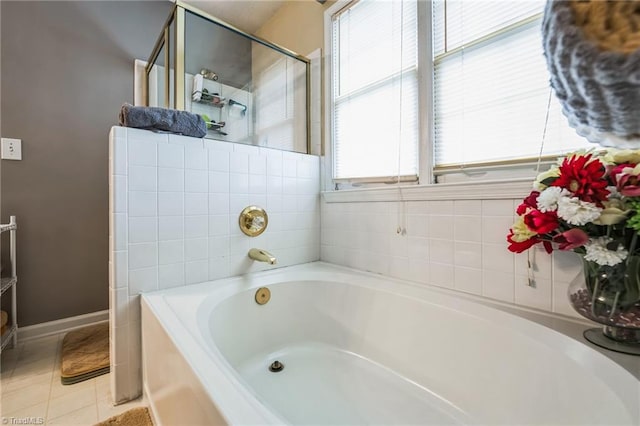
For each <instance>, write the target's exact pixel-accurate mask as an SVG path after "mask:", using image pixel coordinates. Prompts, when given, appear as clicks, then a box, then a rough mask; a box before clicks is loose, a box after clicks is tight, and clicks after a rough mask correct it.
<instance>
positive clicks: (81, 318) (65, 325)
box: [18, 310, 109, 343]
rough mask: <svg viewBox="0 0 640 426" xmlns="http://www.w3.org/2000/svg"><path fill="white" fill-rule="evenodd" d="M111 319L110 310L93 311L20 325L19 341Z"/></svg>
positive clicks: (64, 331)
mask: <svg viewBox="0 0 640 426" xmlns="http://www.w3.org/2000/svg"><path fill="white" fill-rule="evenodd" d="M108 320H109V310H104V311H98V312H92V313H90V314H84V315H78V316H75V317H69V318H63V319H59V320H55V321H49V322H43V323H40V324H35V325H28V326H26V327H18V342H19V343H20V342H24V341H29V340H33V339H38V338H40V337H46V336H51V335H53V334H58V333H66V332H67V331H71V330H75V329H76V328H80V327H84V326H87V325H91V324H96V323H99V322H103V321H108Z"/></svg>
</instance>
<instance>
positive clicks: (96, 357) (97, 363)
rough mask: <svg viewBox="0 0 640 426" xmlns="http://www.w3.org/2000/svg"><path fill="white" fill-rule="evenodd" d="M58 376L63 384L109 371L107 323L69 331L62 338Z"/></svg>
mask: <svg viewBox="0 0 640 426" xmlns="http://www.w3.org/2000/svg"><path fill="white" fill-rule="evenodd" d="M61 358H62V365H61V367H60V376H61V381H62V384H63V385H71V384H74V383H78V382H82V381H83V380H87V379H90V378H92V377H96V376H100V375H101V374H106V373H108V372H109V323H107V322H105V323H101V324H97V325H90V326H88V327H83V328H80V329H78V330H74V331H70V332H69V333H67V334H66V335H65V336H64V339H63V340H62V357H61Z"/></svg>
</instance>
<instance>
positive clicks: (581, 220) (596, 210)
mask: <svg viewBox="0 0 640 426" xmlns="http://www.w3.org/2000/svg"><path fill="white" fill-rule="evenodd" d="M601 212H602V209H601V208H600V207H598V206H596V205H595V204H594V203H589V202H587V201H582V200H580V199H579V198H578V197H561V198H560V199H559V200H558V216H560V218H561V219H564V220H566V221H567V222H568V223H570V224H571V225H578V226H580V225H586V224H587V223H589V222H593V221H594V220H596V219H597V218H599V217H600V213H601Z"/></svg>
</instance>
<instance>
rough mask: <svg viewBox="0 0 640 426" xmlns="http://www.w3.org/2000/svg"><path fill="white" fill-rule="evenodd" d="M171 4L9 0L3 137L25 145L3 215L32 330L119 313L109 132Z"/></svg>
mask: <svg viewBox="0 0 640 426" xmlns="http://www.w3.org/2000/svg"><path fill="white" fill-rule="evenodd" d="M171 6H172V4H171V3H170V2H166V1H153V2H149V1H122V2H120V1H98V2H49V1H39V2H23V1H20V2H11V1H1V2H0V17H1V20H2V21H1V26H0V29H1V34H0V39H1V49H2V50H1V52H0V53H1V55H2V57H1V69H0V76H1V85H2V87H1V92H0V93H1V94H2V99H1V106H0V108H1V110H0V111H1V121H0V122H1V123H2V129H0V130H1V132H2V136H3V137H12V138H20V139H22V144H23V146H22V150H23V160H22V161H6V160H3V161H2V168H1V190H2V194H1V196H2V206H1V208H2V211H1V218H0V219H1V221H2V222H3V223H6V222H7V221H8V219H9V215H10V214H15V215H16V216H17V217H18V226H19V231H18V241H17V245H18V276H19V284H18V324H19V325H20V326H27V325H32V324H38V323H41V322H46V321H52V320H56V319H61V318H67V317H70V316H74V315H80V314H85V313H90V312H95V311H99V310H103V309H108V306H109V303H108V253H109V252H108V246H109V245H108V234H109V229H108V212H109V209H108V199H109V188H108V180H107V178H108V135H109V129H110V127H111V126H112V125H114V124H117V121H118V111H119V109H120V106H121V105H122V103H123V102H125V101H127V102H131V103H132V102H133V61H134V59H135V58H139V59H144V60H146V59H147V57H148V56H149V54H150V53H151V50H152V48H153V45H154V43H155V41H156V38H157V37H158V35H159V33H160V31H161V29H162V25H163V24H164V22H165V20H166V18H167V16H168V14H169V10H170V8H171ZM7 239H8V238H4V237H3V240H7ZM3 244H6V242H5V241H3ZM3 247H6V246H3ZM7 255H8V251H7V250H3V251H2V257H3V264H4V265H6V264H7V263H8V259H7ZM5 300H6V299H5V298H4V297H3V306H4V305H5Z"/></svg>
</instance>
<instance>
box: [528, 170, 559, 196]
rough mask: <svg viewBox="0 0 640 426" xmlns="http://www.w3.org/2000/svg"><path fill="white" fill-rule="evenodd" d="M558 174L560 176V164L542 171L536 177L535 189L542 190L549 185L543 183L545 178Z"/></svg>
mask: <svg viewBox="0 0 640 426" xmlns="http://www.w3.org/2000/svg"><path fill="white" fill-rule="evenodd" d="M558 176H560V168H558V166H551V168H550V169H549V170H547V171H546V172H542V173H540V174H539V175H538V177H536V180H535V181H534V182H533V189H535V190H536V191H542V190H543V189H545V188H546V187H547V185H544V184H543V183H542V181H543V180H545V179H548V178H554V177H558Z"/></svg>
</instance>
